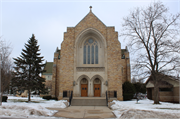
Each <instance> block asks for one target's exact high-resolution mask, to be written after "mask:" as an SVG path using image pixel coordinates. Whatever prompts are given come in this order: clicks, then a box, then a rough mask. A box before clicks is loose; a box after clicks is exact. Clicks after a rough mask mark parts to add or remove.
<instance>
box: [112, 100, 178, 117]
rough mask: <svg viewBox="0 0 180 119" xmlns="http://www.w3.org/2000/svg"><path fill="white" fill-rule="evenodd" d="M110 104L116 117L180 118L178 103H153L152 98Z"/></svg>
mask: <svg viewBox="0 0 180 119" xmlns="http://www.w3.org/2000/svg"><path fill="white" fill-rule="evenodd" d="M113 102H114V103H115V104H114V105H112V106H111V108H112V109H113V110H114V111H113V113H114V114H115V115H116V117H117V118H180V104H173V103H167V102H160V103H161V104H159V105H156V104H153V100H148V99H144V100H140V101H139V102H138V103H137V102H136V100H131V101H115V100H114V101H113Z"/></svg>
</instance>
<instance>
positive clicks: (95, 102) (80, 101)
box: [71, 97, 107, 106]
mask: <svg viewBox="0 0 180 119" xmlns="http://www.w3.org/2000/svg"><path fill="white" fill-rule="evenodd" d="M71 106H107V104H106V99H105V98H91V97H90V98H83V97H82V98H73V99H72V101H71Z"/></svg>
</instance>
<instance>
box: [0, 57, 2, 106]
mask: <svg viewBox="0 0 180 119" xmlns="http://www.w3.org/2000/svg"><path fill="white" fill-rule="evenodd" d="M1 67H2V55H1V54H0V106H1V105H2V92H1Z"/></svg>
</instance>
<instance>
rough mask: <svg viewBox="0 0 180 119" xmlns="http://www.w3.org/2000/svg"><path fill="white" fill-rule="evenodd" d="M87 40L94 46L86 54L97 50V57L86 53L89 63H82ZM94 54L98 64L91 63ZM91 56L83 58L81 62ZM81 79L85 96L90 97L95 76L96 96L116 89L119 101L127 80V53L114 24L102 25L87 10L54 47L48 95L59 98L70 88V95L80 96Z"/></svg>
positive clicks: (128, 61) (129, 77)
mask: <svg viewBox="0 0 180 119" xmlns="http://www.w3.org/2000/svg"><path fill="white" fill-rule="evenodd" d="M88 39H93V41H94V42H96V43H97V47H98V48H97V51H94V50H92V51H90V50H89V49H88V53H89V54H90V53H92V52H93V53H94V52H97V54H98V56H96V55H94V54H93V55H91V56H90V55H89V54H88V53H87V54H88V56H87V57H88V58H89V57H91V58H92V60H91V63H83V62H84V57H86V55H84V53H85V52H86V50H85V49H84V47H85V46H84V44H85V43H86V41H88ZM91 47H92V46H91ZM88 48H89V46H88ZM93 48H94V47H93ZM122 52H123V53H122ZM95 56H96V58H97V57H98V63H94V62H93V61H95V60H96V59H95V60H94V59H93V58H94V57H95ZM122 56H123V58H122ZM91 58H89V59H87V60H86V58H85V62H86V61H87V62H88V61H90V59H91ZM92 62H93V63H92ZM84 78H85V79H86V80H87V81H88V84H87V85H88V88H87V90H88V94H87V95H88V97H93V96H94V90H95V89H94V83H93V82H94V80H95V79H97V78H98V79H99V80H100V82H101V84H100V89H101V94H100V96H101V97H105V92H106V91H117V99H118V100H123V96H122V84H123V82H125V81H127V80H128V81H130V80H131V73H130V59H129V52H128V50H127V49H121V44H120V42H119V40H118V32H116V31H115V28H114V27H107V26H106V25H104V23H103V22H101V21H100V20H99V19H98V18H97V17H96V16H95V15H94V14H93V13H92V11H91V10H90V12H89V13H88V14H87V15H86V16H85V17H84V18H83V19H82V20H81V21H80V22H79V23H78V24H77V25H76V26H75V27H68V28H67V32H65V33H64V40H63V42H62V44H61V50H59V49H58V48H57V50H56V52H55V53H54V63H53V76H52V96H55V97H58V99H62V98H63V91H73V96H75V97H81V80H82V79H84Z"/></svg>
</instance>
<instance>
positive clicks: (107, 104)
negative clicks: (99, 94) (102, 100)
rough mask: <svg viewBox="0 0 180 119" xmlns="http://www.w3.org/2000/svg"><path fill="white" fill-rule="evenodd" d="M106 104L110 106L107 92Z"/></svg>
mask: <svg viewBox="0 0 180 119" xmlns="http://www.w3.org/2000/svg"><path fill="white" fill-rule="evenodd" d="M106 104H107V106H108V94H107V91H106Z"/></svg>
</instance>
